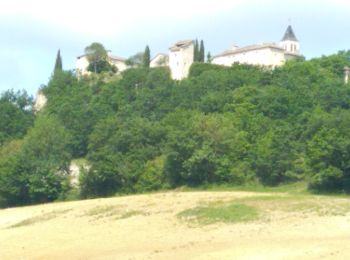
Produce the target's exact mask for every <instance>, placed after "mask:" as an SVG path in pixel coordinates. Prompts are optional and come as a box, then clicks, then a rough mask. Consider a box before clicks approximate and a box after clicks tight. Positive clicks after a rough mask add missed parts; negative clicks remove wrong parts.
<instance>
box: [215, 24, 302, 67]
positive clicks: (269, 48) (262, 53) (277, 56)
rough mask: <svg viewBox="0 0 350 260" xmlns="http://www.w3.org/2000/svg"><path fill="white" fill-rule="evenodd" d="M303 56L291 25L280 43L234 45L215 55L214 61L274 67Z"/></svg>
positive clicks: (229, 64)
mask: <svg viewBox="0 0 350 260" xmlns="http://www.w3.org/2000/svg"><path fill="white" fill-rule="evenodd" d="M298 57H302V56H301V55H300V44H299V41H298V40H297V38H296V37H295V34H294V32H293V29H292V27H291V26H290V25H289V26H288V28H287V30H286V32H285V34H284V36H283V38H282V40H281V41H280V42H279V43H262V44H255V45H250V46H245V47H238V46H233V47H232V48H231V49H230V50H227V51H224V52H223V53H221V54H219V55H216V56H214V57H213V60H212V63H213V64H218V65H224V66H232V64H234V63H241V64H251V65H260V66H265V67H271V68H274V67H276V66H281V65H283V64H284V63H285V62H286V61H287V60H289V59H294V58H298Z"/></svg>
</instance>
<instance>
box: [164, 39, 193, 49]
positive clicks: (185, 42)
mask: <svg viewBox="0 0 350 260" xmlns="http://www.w3.org/2000/svg"><path fill="white" fill-rule="evenodd" d="M191 44H193V40H183V41H178V42H177V43H175V44H174V46H172V47H170V48H169V49H170V50H171V51H178V50H180V49H181V48H186V47H188V46H190V45H191Z"/></svg>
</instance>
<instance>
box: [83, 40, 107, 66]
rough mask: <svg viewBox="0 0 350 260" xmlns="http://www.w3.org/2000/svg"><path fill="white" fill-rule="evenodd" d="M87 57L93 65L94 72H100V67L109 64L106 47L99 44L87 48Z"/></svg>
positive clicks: (95, 43)
mask: <svg viewBox="0 0 350 260" xmlns="http://www.w3.org/2000/svg"><path fill="white" fill-rule="evenodd" d="M85 55H86V57H87V59H88V61H89V63H90V65H92V68H91V69H92V71H93V72H95V73H97V72H99V67H100V66H102V67H103V66H105V65H106V63H108V60H107V59H108V55H107V51H106V49H105V47H104V46H103V45H102V44H101V43H98V42H94V43H92V44H91V45H89V46H87V47H86V48H85Z"/></svg>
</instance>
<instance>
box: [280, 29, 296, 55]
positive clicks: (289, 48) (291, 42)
mask: <svg viewBox="0 0 350 260" xmlns="http://www.w3.org/2000/svg"><path fill="white" fill-rule="evenodd" d="M280 46H281V47H282V48H283V49H284V50H285V51H286V52H289V53H293V54H299V53H300V44H299V41H298V39H297V37H295V34H294V32H293V29H292V26H290V25H289V26H288V28H287V30H286V32H285V33H284V36H283V38H282V40H281V41H280Z"/></svg>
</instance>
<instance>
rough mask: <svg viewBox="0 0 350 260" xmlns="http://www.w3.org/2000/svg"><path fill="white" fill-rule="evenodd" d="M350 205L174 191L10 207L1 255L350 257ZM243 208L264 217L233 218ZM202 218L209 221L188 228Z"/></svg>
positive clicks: (0, 220)
mask: <svg viewBox="0 0 350 260" xmlns="http://www.w3.org/2000/svg"><path fill="white" fill-rule="evenodd" d="M349 205H350V199H347V198H332V197H318V196H309V195H308V196H291V195H288V194H282V193H281V194H267V193H266V194H262V193H259V194H257V193H254V192H167V193H157V194H151V195H133V196H125V197H116V198H108V199H95V200H85V201H76V202H66V203H53V204H46V205H39V206H30V207H22V208H12V209H3V210H0V259H296V258H300V259H320V258H324V259H350V245H349V241H350V206H349ZM211 206H214V207H215V210H214V211H212V210H211V208H210V207H211ZM221 208H222V209H223V210H224V211H223V212H220V211H218V210H220V209H221ZM239 209H245V210H247V211H246V212H245V214H248V215H247V216H250V215H249V214H251V213H252V212H255V213H257V214H256V215H254V216H255V217H254V218H252V219H249V221H245V220H246V216H245V215H244V218H242V219H240V218H238V217H241V216H242V215H240V214H239V215H233V221H231V217H232V216H231V214H230V211H231V210H239ZM250 209H255V210H254V211H250ZM184 212H185V213H184ZM181 213H182V214H183V215H184V214H185V216H187V215H188V216H190V218H189V219H182V218H179V215H180V216H181ZM255 213H254V214H255ZM186 214H187V215H186ZM203 216H204V217H205V218H207V217H209V221H204V222H200V223H204V224H200V225H189V224H191V221H192V220H193V218H195V217H203ZM237 216H238V217H237ZM211 217H213V218H214V219H215V221H213V218H211ZM243 220H244V221H243Z"/></svg>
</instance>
